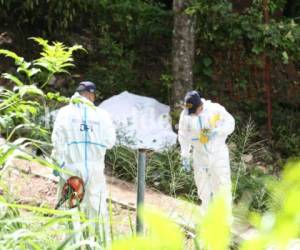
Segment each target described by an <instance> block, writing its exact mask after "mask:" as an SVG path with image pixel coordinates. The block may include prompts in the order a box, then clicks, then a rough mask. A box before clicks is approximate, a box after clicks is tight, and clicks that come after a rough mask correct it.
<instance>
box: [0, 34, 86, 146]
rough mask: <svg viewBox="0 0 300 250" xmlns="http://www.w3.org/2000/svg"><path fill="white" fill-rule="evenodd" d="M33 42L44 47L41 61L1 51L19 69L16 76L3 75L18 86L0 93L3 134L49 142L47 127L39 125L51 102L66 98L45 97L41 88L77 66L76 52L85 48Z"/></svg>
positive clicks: (1, 130)
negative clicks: (75, 60)
mask: <svg viewBox="0 0 300 250" xmlns="http://www.w3.org/2000/svg"><path fill="white" fill-rule="evenodd" d="M33 40H35V41H36V42H37V43H38V44H40V45H41V46H42V52H41V57H40V58H38V59H36V60H33V61H31V62H27V61H25V59H24V58H23V57H20V56H18V55H17V54H15V53H14V52H11V51H9V50H3V49H1V50H0V55H4V56H6V57H9V58H11V59H13V60H14V62H15V65H16V67H17V68H16V72H15V73H4V74H2V77H3V78H4V79H7V80H8V81H9V82H10V83H12V84H13V85H14V86H15V87H14V88H13V90H9V89H1V90H0V98H1V102H0V115H1V119H0V132H1V133H5V134H6V137H7V138H11V137H12V136H14V137H15V136H16V135H15V134H14V133H16V132H17V133H19V134H18V136H22V135H24V134H26V135H28V134H29V135H30V136H31V137H32V138H35V139H40V138H43V139H44V140H46V141H49V132H48V131H47V125H48V124H45V123H41V122H39V119H40V117H42V116H46V115H48V114H47V113H46V111H48V104H50V103H51V101H52V100H55V101H66V99H65V98H62V97H61V96H60V95H59V94H55V93H51V92H49V93H47V94H45V93H44V92H43V91H42V90H41V89H40V88H39V87H41V88H43V87H44V86H46V85H47V84H48V83H49V81H50V80H51V79H52V77H53V76H54V75H55V74H59V73H68V71H67V70H68V69H69V68H70V67H73V66H74V65H73V53H74V52H75V51H76V50H82V47H81V46H78V45H75V46H72V47H66V46H65V45H63V44H62V43H57V42H56V43H53V44H49V42H48V41H47V40H44V39H42V38H33ZM32 128H35V131H33V130H32Z"/></svg>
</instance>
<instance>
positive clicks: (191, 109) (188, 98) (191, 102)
mask: <svg viewBox="0 0 300 250" xmlns="http://www.w3.org/2000/svg"><path fill="white" fill-rule="evenodd" d="M202 105H203V102H202V101H201V96H200V93H199V92H198V91H189V92H187V93H186V95H185V97H184V106H185V107H186V108H187V110H188V113H189V115H190V114H194V113H196V110H197V108H198V107H199V106H202Z"/></svg>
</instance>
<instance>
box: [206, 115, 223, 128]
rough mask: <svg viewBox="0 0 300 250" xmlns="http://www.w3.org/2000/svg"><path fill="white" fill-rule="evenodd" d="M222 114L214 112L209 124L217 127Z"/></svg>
mask: <svg viewBox="0 0 300 250" xmlns="http://www.w3.org/2000/svg"><path fill="white" fill-rule="evenodd" d="M220 119H221V116H220V114H214V115H213V116H212V117H211V118H210V119H209V125H210V126H211V127H212V128H215V127H216V126H217V122H218V121H220Z"/></svg>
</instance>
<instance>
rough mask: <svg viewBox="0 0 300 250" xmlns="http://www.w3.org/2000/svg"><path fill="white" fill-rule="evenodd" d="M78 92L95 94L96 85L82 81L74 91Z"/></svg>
mask: <svg viewBox="0 0 300 250" xmlns="http://www.w3.org/2000/svg"><path fill="white" fill-rule="evenodd" d="M76 90H77V91H78V92H84V91H87V92H91V93H95V92H96V85H95V83H93V82H89V81H84V82H81V83H79V86H78V88H77V89H76Z"/></svg>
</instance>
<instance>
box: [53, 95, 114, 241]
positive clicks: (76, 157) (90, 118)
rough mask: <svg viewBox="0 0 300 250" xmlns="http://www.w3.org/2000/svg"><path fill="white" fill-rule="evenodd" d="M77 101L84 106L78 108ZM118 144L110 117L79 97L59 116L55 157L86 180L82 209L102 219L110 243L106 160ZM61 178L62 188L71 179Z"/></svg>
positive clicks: (54, 141)
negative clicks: (106, 155)
mask: <svg viewBox="0 0 300 250" xmlns="http://www.w3.org/2000/svg"><path fill="white" fill-rule="evenodd" d="M74 99H77V100H82V102H78V101H77V102H76V104H75V103H74ZM115 140H116V134H115V129H114V125H113V123H112V120H111V118H110V116H109V114H108V113H107V112H106V111H104V110H102V109H100V108H98V107H95V106H94V104H93V103H92V102H90V101H89V100H88V99H86V98H85V97H82V96H80V95H79V94H78V93H75V95H74V96H73V97H72V99H71V102H70V104H69V105H67V106H65V107H63V108H61V109H60V110H59V112H58V114H57V117H56V120H55V123H54V128H53V133H52V143H53V152H52V156H53V157H54V158H55V159H56V160H57V161H58V162H59V163H60V164H63V163H64V166H65V169H66V170H68V171H70V172H72V173H74V175H75V176H79V177H81V178H82V179H83V181H84V184H85V196H84V198H83V201H82V203H81V204H80V207H81V209H82V210H84V211H85V212H86V214H87V216H88V218H89V219H95V218H99V220H100V221H101V222H102V223H104V227H105V233H106V234H107V235H105V237H106V240H107V239H109V230H108V229H109V227H108V213H107V206H106V198H107V194H106V182H105V175H104V157H105V153H106V149H110V148H112V147H113V145H114V144H115ZM60 175H61V181H60V184H61V186H62V185H63V184H64V183H65V181H66V180H67V179H68V178H69V177H70V176H68V175H66V174H64V173H61V174H60ZM60 188H62V187H60ZM101 225H102V224H101ZM100 231H102V232H103V230H101V229H100Z"/></svg>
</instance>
